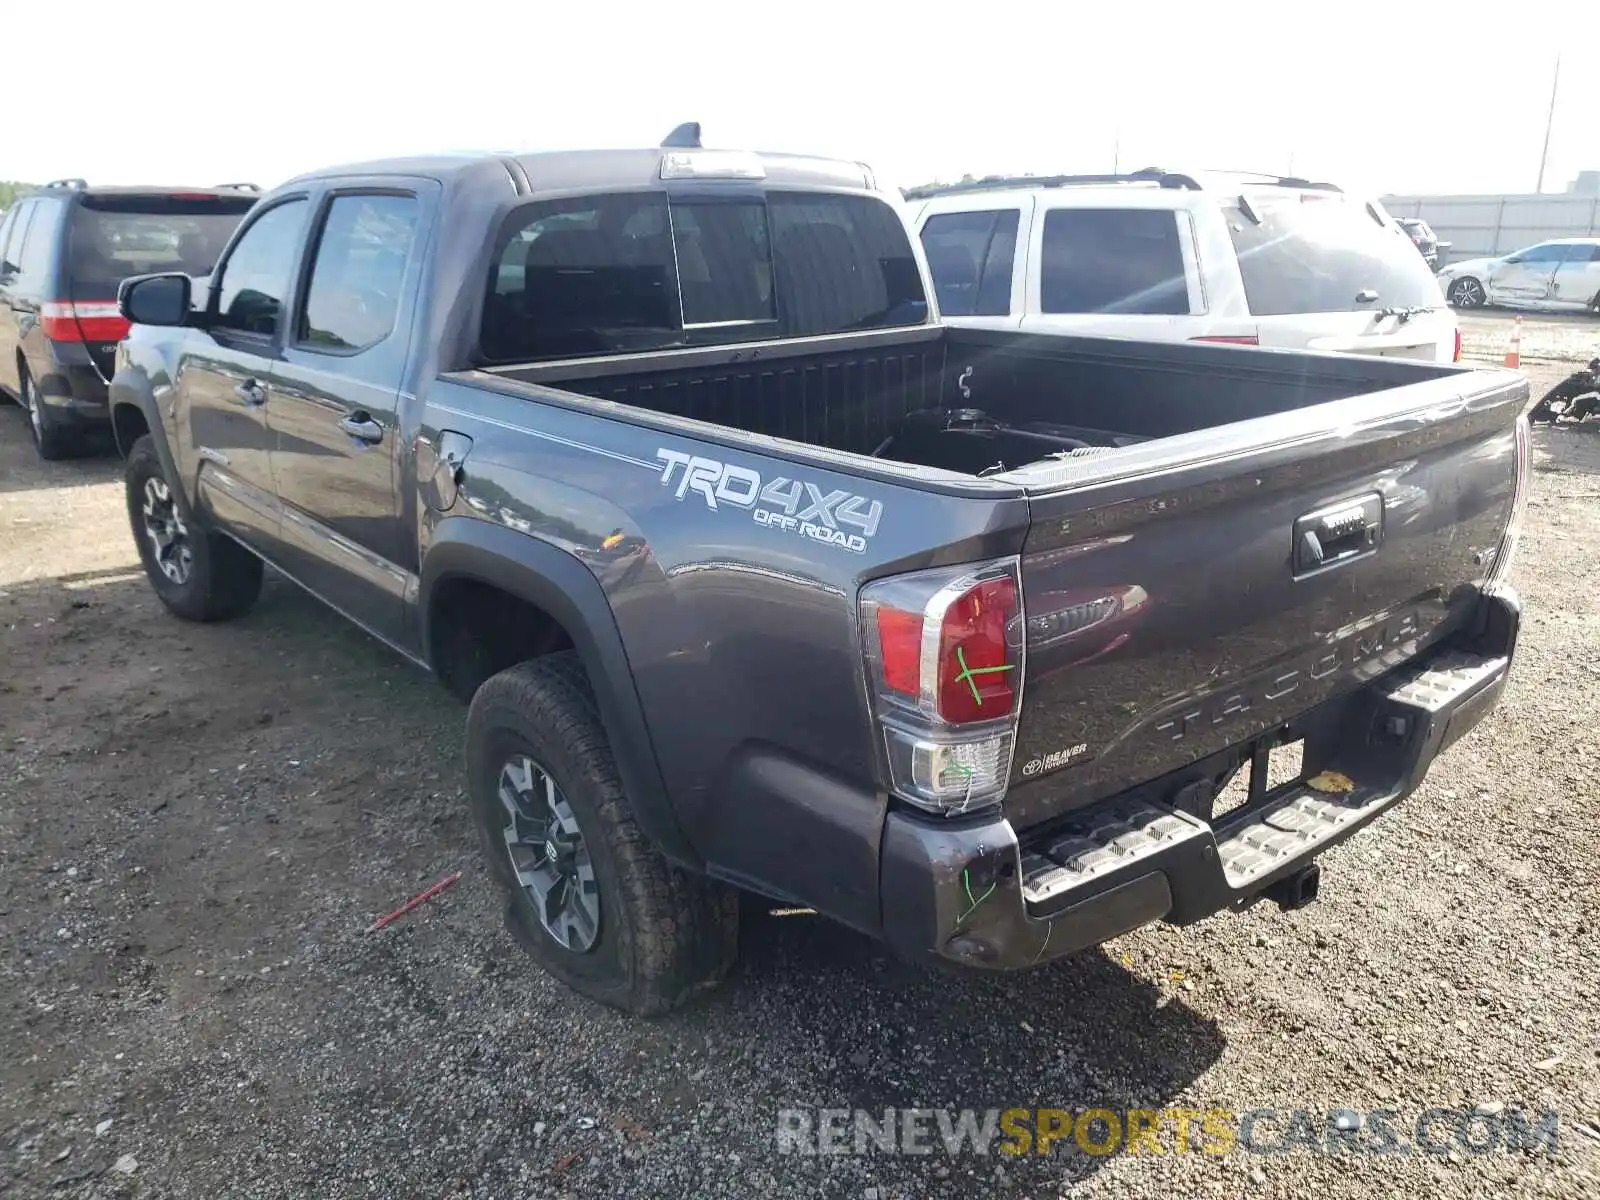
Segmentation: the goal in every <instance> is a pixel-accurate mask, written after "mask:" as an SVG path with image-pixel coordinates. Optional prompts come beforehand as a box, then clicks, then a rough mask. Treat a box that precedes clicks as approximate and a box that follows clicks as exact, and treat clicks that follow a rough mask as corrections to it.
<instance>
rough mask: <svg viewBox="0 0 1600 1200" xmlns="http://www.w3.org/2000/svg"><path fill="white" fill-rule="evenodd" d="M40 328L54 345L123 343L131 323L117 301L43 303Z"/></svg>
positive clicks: (40, 309) (40, 310)
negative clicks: (57, 343)
mask: <svg viewBox="0 0 1600 1200" xmlns="http://www.w3.org/2000/svg"><path fill="white" fill-rule="evenodd" d="M39 327H40V328H41V329H43V330H44V335H45V337H47V338H49V339H50V340H51V341H53V342H120V341H121V340H122V339H123V338H125V337H127V336H128V320H127V318H126V317H124V316H123V315H122V310H121V309H119V308H118V307H117V302H116V301H115V300H76V301H73V300H68V301H62V302H59V303H49V304H42V305H40V306H39Z"/></svg>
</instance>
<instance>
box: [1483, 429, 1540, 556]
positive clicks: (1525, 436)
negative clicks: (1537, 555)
mask: <svg viewBox="0 0 1600 1200" xmlns="http://www.w3.org/2000/svg"><path fill="white" fill-rule="evenodd" d="M1531 437H1532V435H1531V433H1530V432H1529V429H1528V418H1527V416H1526V415H1523V416H1519V417H1518V418H1517V429H1516V436H1515V443H1516V479H1515V482H1514V483H1513V484H1512V490H1511V520H1510V521H1509V522H1508V523H1507V525H1506V533H1505V536H1504V537H1503V538H1501V539H1500V547H1499V549H1498V550H1496V551H1495V556H1494V565H1493V566H1491V567H1490V568H1489V579H1488V583H1489V585H1490V586H1491V587H1492V586H1494V585H1495V584H1497V583H1499V582H1501V581H1502V580H1503V579H1505V577H1506V576H1507V575H1509V574H1510V573H1511V560H1512V559H1514V558H1516V556H1517V543H1518V542H1519V541H1521V540H1522V518H1523V514H1524V513H1525V512H1526V511H1527V508H1528V490H1529V484H1530V482H1531V480H1530V475H1531V472H1532V470H1533V454H1532V447H1531V445H1530V440H1531Z"/></svg>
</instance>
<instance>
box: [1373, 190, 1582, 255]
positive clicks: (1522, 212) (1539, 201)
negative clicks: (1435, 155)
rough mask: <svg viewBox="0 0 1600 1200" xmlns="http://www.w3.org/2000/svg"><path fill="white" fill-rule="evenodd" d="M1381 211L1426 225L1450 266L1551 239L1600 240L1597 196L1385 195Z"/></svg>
mask: <svg viewBox="0 0 1600 1200" xmlns="http://www.w3.org/2000/svg"><path fill="white" fill-rule="evenodd" d="M1383 206H1384V207H1385V208H1387V209H1388V210H1389V212H1390V214H1392V215H1393V216H1396V217H1421V218H1422V219H1423V220H1424V221H1426V222H1427V223H1428V224H1429V225H1430V226H1431V227H1432V229H1433V232H1434V233H1435V234H1437V235H1438V237H1439V240H1440V241H1441V242H1449V243H1450V250H1449V252H1448V255H1447V256H1446V257H1447V258H1448V260H1449V261H1452V262H1458V261H1460V260H1461V259H1463V258H1484V257H1487V256H1489V255H1495V254H1509V253H1510V252H1511V251H1513V250H1520V249H1521V248H1522V247H1524V246H1529V245H1532V244H1533V243H1534V242H1542V241H1545V240H1547V239H1549V238H1562V237H1600V196H1582V195H1563V194H1559V193H1558V194H1551V195H1543V196H1540V195H1529V196H1385V197H1384V198H1383ZM1440 265H1441V266H1442V265H1443V263H1441V264H1440Z"/></svg>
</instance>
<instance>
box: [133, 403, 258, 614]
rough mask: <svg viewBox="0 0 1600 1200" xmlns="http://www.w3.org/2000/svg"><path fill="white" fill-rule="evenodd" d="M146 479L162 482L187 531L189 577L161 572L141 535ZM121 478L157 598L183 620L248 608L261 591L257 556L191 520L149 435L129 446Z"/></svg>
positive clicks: (134, 531)
mask: <svg viewBox="0 0 1600 1200" xmlns="http://www.w3.org/2000/svg"><path fill="white" fill-rule="evenodd" d="M150 479H159V480H161V481H162V482H163V483H165V484H166V485H167V487H168V489H169V490H170V491H171V494H172V496H173V499H174V502H175V503H176V505H177V507H178V510H179V512H180V513H181V514H182V516H183V520H184V523H185V526H186V528H187V530H188V545H189V548H190V551H191V553H192V554H193V560H192V562H191V565H190V570H189V575H188V578H187V579H186V580H184V581H183V582H182V583H176V582H174V581H173V580H171V579H169V578H168V577H167V576H166V575H165V574H163V573H162V571H161V567H160V565H159V564H158V563H157V562H156V556H155V547H154V546H152V545H151V542H150V539H149V537H148V536H146V534H145V529H144V499H145V483H146V481H147V480H150ZM124 480H125V483H126V491H127V499H128V522H129V524H130V526H131V527H132V530H133V539H134V541H135V542H136V543H137V544H138V547H139V561H140V562H141V563H143V564H144V573H145V575H146V576H148V577H149V579H150V586H151V587H153V588H154V589H155V591H156V595H157V596H159V597H160V598H161V603H163V604H165V605H166V606H167V608H168V610H169V611H170V612H172V613H173V614H175V615H177V616H180V617H182V618H183V619H184V620H186V621H226V620H229V619H231V618H233V617H238V616H242V615H243V614H245V613H246V612H248V611H249V610H250V606H251V605H252V604H254V603H255V602H256V597H257V596H259V595H260V594H261V572H262V566H261V560H260V559H259V558H257V557H256V556H255V555H254V554H251V553H250V551H248V550H246V549H245V548H244V547H243V546H241V545H239V543H237V542H235V541H234V540H233V539H232V538H229V537H227V536H225V535H223V534H220V533H216V532H213V531H211V530H207V529H205V528H203V527H202V526H201V525H200V524H199V523H198V522H197V521H196V520H195V518H194V514H193V513H192V512H190V511H189V507H188V505H187V504H186V503H185V502H184V499H183V489H181V488H180V487H178V486H177V484H176V483H175V482H174V481H173V480H170V479H168V478H167V477H166V474H165V472H164V471H163V470H162V466H161V457H160V455H158V454H157V453H156V447H155V442H154V441H153V440H152V439H151V437H150V435H149V434H145V435H144V436H143V437H141V438H139V440H138V441H136V442H134V443H133V446H132V447H131V448H130V449H129V451H128V461H127V467H126V470H125V472H124Z"/></svg>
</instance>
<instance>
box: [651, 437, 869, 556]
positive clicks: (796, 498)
mask: <svg viewBox="0 0 1600 1200" xmlns="http://www.w3.org/2000/svg"><path fill="white" fill-rule="evenodd" d="M656 457H657V458H658V459H660V460H661V464H662V465H661V482H662V484H663V486H671V485H672V483H673V482H674V480H676V482H677V485H678V486H677V488H676V490H675V491H674V495H676V496H677V498H678V499H679V500H682V499H683V498H684V497H685V496H686V495H688V493H690V492H694V493H695V494H696V495H698V496H700V497H701V498H703V499H704V500H705V502H706V507H707V508H710V509H712V510H716V509H718V508H720V507H721V506H722V505H724V504H726V505H730V506H732V507H734V508H741V509H747V510H750V516H751V519H752V520H754V521H755V523H756V524H757V525H765V526H767V527H768V528H769V529H775V530H778V531H779V532H781V533H793V534H797V535H799V536H801V537H808V538H812V539H814V540H815V541H819V542H826V543H828V544H829V545H830V546H842V547H843V548H844V549H846V550H853V551H855V553H857V554H861V553H864V552H865V551H866V548H867V539H868V538H870V537H871V536H872V535H873V534H875V533H877V532H878V522H879V520H880V519H881V518H882V517H883V503H882V502H881V501H878V500H869V499H867V498H866V497H865V496H857V495H855V494H854V493H851V492H847V491H844V490H842V489H833V490H830V491H828V492H824V491H823V490H822V489H821V488H819V487H818V486H817V485H816V484H814V483H808V482H806V481H804V480H799V479H790V478H789V477H788V476H785V475H779V476H776V477H775V478H773V479H768V480H763V479H762V478H761V474H760V472H758V471H753V470H751V469H750V468H749V467H740V466H735V465H734V464H733V463H724V462H718V461H717V460H716V459H714V458H701V457H699V456H698V455H693V454H684V453H683V452H682V451H679V450H667V449H661V450H657V451H656ZM849 530H860V532H859V533H852V532H849Z"/></svg>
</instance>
